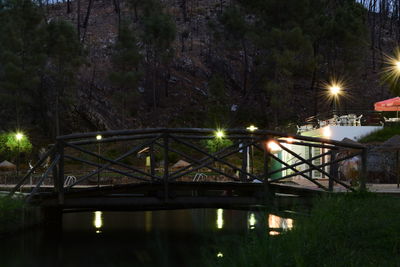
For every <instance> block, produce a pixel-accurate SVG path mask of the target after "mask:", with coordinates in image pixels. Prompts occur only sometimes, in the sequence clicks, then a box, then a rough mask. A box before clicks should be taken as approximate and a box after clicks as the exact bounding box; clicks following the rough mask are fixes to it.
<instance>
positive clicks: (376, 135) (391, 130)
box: [359, 125, 400, 143]
mask: <svg viewBox="0 0 400 267" xmlns="http://www.w3.org/2000/svg"><path fill="white" fill-rule="evenodd" d="M395 135H400V125H394V126H387V127H384V128H383V129H380V130H377V131H374V132H372V133H370V134H368V135H366V136H363V137H362V138H361V139H360V140H359V142H361V143H369V142H385V141H386V140H388V139H390V138H391V137H393V136H395Z"/></svg>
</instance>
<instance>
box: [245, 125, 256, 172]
mask: <svg viewBox="0 0 400 267" xmlns="http://www.w3.org/2000/svg"><path fill="white" fill-rule="evenodd" d="M246 130H248V131H250V132H251V137H253V132H254V131H256V130H258V127H256V126H254V125H250V126H249V127H247V128H246ZM251 140H252V141H253V138H252V139H251ZM250 149H251V159H250V162H251V173H252V174H253V173H254V147H253V145H251V146H250ZM246 151H247V153H249V150H248V149H246ZM248 158H249V157H248Z"/></svg>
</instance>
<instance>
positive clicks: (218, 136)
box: [215, 130, 225, 169]
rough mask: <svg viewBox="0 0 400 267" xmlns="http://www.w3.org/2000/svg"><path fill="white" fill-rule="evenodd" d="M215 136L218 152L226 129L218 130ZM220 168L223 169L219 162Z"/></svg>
mask: <svg viewBox="0 0 400 267" xmlns="http://www.w3.org/2000/svg"><path fill="white" fill-rule="evenodd" d="M215 137H216V138H217V147H216V151H215V152H216V153H218V151H219V141H221V140H222V138H224V137H225V133H224V131H222V130H217V131H216V132H215ZM218 169H221V164H218Z"/></svg>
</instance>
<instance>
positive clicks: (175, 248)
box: [0, 209, 295, 267]
mask: <svg viewBox="0 0 400 267" xmlns="http://www.w3.org/2000/svg"><path fill="white" fill-rule="evenodd" d="M294 223H295V220H294V219H293V218H291V216H290V212H287V211H284V212H283V211H276V212H266V211H248V210H227V209H224V210H223V209H186V210H164V211H140V212H109V211H106V212H102V211H96V212H79V213H64V214H63V218H62V224H59V225H50V226H45V227H42V228H38V229H34V230H30V231H26V232H25V233H20V234H16V235H14V236H11V237H8V238H6V239H3V240H0V255H1V257H0V266H1V267H2V266H5V267H8V266H41V267H47V266H71V267H72V266H204V264H203V263H204V262H205V260H204V259H205V257H210V256H215V257H223V256H224V255H223V253H224V248H218V247H217V244H218V240H223V239H224V238H241V237H244V236H246V235H250V234H270V235H277V234H279V233H280V231H281V230H282V229H283V230H285V229H290V228H291V227H292V226H293V224H294Z"/></svg>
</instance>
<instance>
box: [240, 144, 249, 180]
mask: <svg viewBox="0 0 400 267" xmlns="http://www.w3.org/2000/svg"><path fill="white" fill-rule="evenodd" d="M248 149H249V147H248V146H245V147H244V148H243V150H242V152H243V153H242V154H243V157H242V171H241V175H240V178H241V180H242V182H246V181H247V175H246V174H245V173H246V172H247V161H248V160H247V156H248V151H249V150H248Z"/></svg>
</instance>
